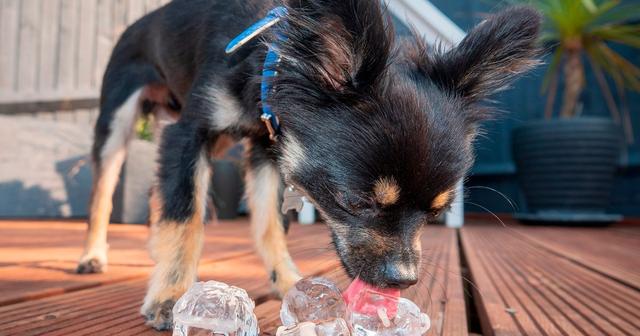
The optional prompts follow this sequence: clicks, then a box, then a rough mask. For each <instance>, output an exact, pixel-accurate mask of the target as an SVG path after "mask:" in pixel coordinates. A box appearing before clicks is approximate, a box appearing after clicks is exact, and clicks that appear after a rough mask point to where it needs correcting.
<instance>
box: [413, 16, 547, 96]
mask: <svg viewBox="0 0 640 336" xmlns="http://www.w3.org/2000/svg"><path fill="white" fill-rule="evenodd" d="M540 23H541V16H540V14H539V13H538V12H537V11H536V10H534V9H532V8H530V7H526V6H519V7H511V8H509V9H506V10H504V11H502V12H500V13H498V14H496V15H494V16H492V17H490V18H488V19H487V20H485V21H484V22H482V23H480V24H479V25H478V26H476V27H475V28H474V29H473V30H472V31H471V32H469V34H468V35H467V36H466V37H465V38H464V39H463V40H462V42H460V44H459V45H458V46H457V47H455V48H454V49H452V50H450V51H448V52H446V53H440V54H436V55H435V56H430V57H429V56H427V59H422V60H421V64H419V67H420V68H422V70H423V71H424V72H426V74H427V76H428V77H429V78H430V79H431V80H433V81H434V82H435V83H437V84H438V85H439V86H440V87H442V88H443V89H445V90H447V91H449V92H450V93H452V94H454V95H458V96H461V97H463V98H465V99H466V101H467V102H468V103H474V102H477V101H479V100H482V99H484V98H486V97H487V96H489V95H491V94H493V93H495V92H498V91H501V90H503V89H505V88H506V87H507V86H508V85H509V84H510V82H511V80H512V79H513V78H514V77H515V76H516V75H518V74H520V73H522V72H525V71H527V70H529V69H530V68H532V67H533V66H535V65H536V64H537V63H538V60H537V57H538V56H539V54H540V53H539V49H538V48H537V38H538V33H539V31H540Z"/></svg>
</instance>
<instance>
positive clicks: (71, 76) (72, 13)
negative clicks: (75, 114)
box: [56, 0, 80, 92]
mask: <svg viewBox="0 0 640 336" xmlns="http://www.w3.org/2000/svg"><path fill="white" fill-rule="evenodd" d="M61 1H62V7H61V9H60V11H61V12H60V33H59V37H58V40H59V43H60V44H59V45H60V47H59V49H58V66H57V69H56V70H57V71H56V89H59V90H61V91H67V92H69V91H73V89H75V77H76V72H77V67H76V62H75V61H76V53H77V48H78V43H77V42H78V39H77V36H76V34H77V26H78V11H79V8H80V6H79V3H78V1H79V0H61Z"/></svg>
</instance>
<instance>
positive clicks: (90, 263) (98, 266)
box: [76, 258, 107, 274]
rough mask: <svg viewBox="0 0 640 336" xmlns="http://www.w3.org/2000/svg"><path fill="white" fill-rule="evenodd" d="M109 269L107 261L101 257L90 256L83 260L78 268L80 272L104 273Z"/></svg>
mask: <svg viewBox="0 0 640 336" xmlns="http://www.w3.org/2000/svg"><path fill="white" fill-rule="evenodd" d="M106 270H107V263H106V262H105V261H101V260H100V259H99V258H89V259H86V260H81V261H80V263H78V267H77V268H76V273H78V274H93V273H103V272H105V271H106Z"/></svg>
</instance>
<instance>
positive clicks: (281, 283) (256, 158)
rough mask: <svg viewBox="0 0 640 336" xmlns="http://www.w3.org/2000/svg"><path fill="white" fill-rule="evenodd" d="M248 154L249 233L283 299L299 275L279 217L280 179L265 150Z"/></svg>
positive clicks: (251, 149) (257, 147)
mask: <svg viewBox="0 0 640 336" xmlns="http://www.w3.org/2000/svg"><path fill="white" fill-rule="evenodd" d="M248 151H249V155H248V164H247V175H246V185H247V196H248V199H249V208H250V212H251V231H252V233H253V239H254V242H255V245H256V249H257V251H258V253H259V254H260V256H261V257H262V260H263V262H264V264H265V267H266V269H267V271H268V272H269V275H270V279H271V284H272V286H273V288H274V290H275V291H277V292H278V294H280V295H284V294H285V293H286V291H287V290H289V288H291V287H292V286H293V285H294V284H295V283H296V282H297V281H298V280H300V275H299V273H298V270H297V268H296V266H295V264H294V263H293V261H292V260H291V256H290V255H289V251H288V249H287V242H286V237H285V226H284V223H283V218H282V215H281V213H280V190H281V184H282V182H281V181H282V179H281V177H280V173H279V172H278V169H277V168H276V165H275V164H274V163H273V161H272V160H271V159H270V158H269V157H268V156H267V154H266V150H265V149H264V147H262V146H261V145H259V144H250V145H249V149H248Z"/></svg>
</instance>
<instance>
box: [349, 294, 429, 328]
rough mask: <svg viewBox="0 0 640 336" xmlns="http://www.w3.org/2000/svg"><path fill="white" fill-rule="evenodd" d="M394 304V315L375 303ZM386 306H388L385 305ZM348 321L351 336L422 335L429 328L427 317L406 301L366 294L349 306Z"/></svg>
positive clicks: (414, 305) (413, 304)
mask: <svg viewBox="0 0 640 336" xmlns="http://www.w3.org/2000/svg"><path fill="white" fill-rule="evenodd" d="M387 300H395V301H397V303H395V304H394V305H393V306H394V308H395V309H394V311H392V312H390V311H387V309H386V308H384V307H385V305H380V304H376V302H378V303H379V302H385V301H387ZM387 306H388V305H387ZM347 321H348V323H349V325H351V330H352V332H353V336H409V335H411V336H414V335H423V334H424V333H426V332H427V330H429V328H430V327H431V321H430V320H429V316H428V315H427V314H424V313H421V312H420V308H418V306H416V304H415V303H413V302H411V301H410V300H407V299H405V298H393V297H388V296H386V295H382V294H380V293H374V292H372V291H369V290H365V291H363V292H362V293H360V294H359V295H358V297H357V298H356V300H354V301H353V302H351V303H350V304H349V308H348V309H347Z"/></svg>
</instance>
